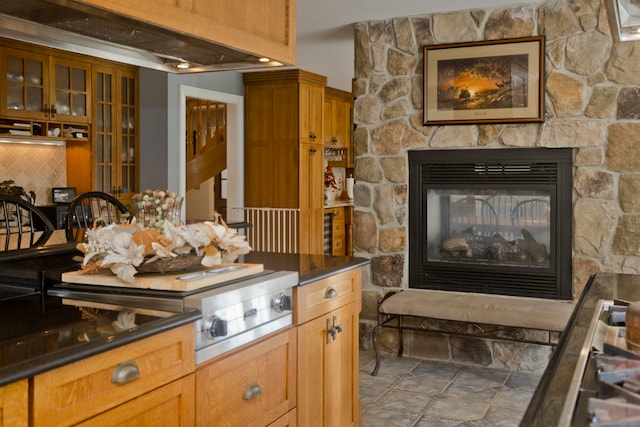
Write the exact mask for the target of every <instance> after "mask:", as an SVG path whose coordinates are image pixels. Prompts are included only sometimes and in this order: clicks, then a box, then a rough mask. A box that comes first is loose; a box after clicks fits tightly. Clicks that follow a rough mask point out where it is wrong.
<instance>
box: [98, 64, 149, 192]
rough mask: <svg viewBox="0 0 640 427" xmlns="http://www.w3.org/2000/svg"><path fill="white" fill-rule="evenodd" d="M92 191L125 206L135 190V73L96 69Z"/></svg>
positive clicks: (136, 143)
mask: <svg viewBox="0 0 640 427" xmlns="http://www.w3.org/2000/svg"><path fill="white" fill-rule="evenodd" d="M94 85H95V89H94V94H95V120H94V126H93V141H94V143H93V153H92V159H93V160H92V162H93V166H94V167H93V170H94V171H95V173H94V176H93V178H92V181H93V188H95V189H97V190H99V191H104V192H107V193H111V194H113V195H115V196H116V197H118V198H119V199H121V200H122V201H123V202H125V204H129V203H130V202H131V197H132V196H133V194H134V193H135V192H136V191H137V188H138V166H137V165H138V163H137V153H138V126H137V123H138V110H137V108H136V102H137V96H138V81H137V72H136V71H135V70H126V69H117V68H112V67H100V66H96V67H95V76H94Z"/></svg>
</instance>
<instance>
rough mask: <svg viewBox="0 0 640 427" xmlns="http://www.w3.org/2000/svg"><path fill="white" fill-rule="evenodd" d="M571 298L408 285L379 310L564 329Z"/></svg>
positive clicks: (569, 311)
mask: <svg viewBox="0 0 640 427" xmlns="http://www.w3.org/2000/svg"><path fill="white" fill-rule="evenodd" d="M573 307H574V304H573V303H572V302H570V301H557V300H547V299H541V298H524V297H511V296H503V295H490V294H476V293H468V292H450V291H436V290H427V289H424V290H423V289H407V290H404V291H402V292H399V293H397V294H395V295H393V296H392V297H391V298H388V299H387V300H386V301H384V302H383V303H382V304H381V306H380V312H381V313H386V314H402V315H407V316H417V317H429V318H433V319H442V320H456V321H461V322H472V323H481V324H489V325H501V326H512V327H518V328H530V329H539V330H544V331H563V330H564V328H565V327H566V325H567V322H568V320H569V317H570V316H571V313H572V311H573Z"/></svg>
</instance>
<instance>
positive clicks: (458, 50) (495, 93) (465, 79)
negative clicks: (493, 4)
mask: <svg viewBox="0 0 640 427" xmlns="http://www.w3.org/2000/svg"><path fill="white" fill-rule="evenodd" d="M544 46H545V39H544V36H535V37H523V38H516V39H505V40H491V41H481V42H467V43H455V44H446V45H432V46H424V48H423V54H424V59H423V60H424V81H423V84H424V86H423V87H424V93H423V101H424V104H423V105H424V116H423V124H424V125H446V124H490V123H541V122H543V121H544V99H543V97H544Z"/></svg>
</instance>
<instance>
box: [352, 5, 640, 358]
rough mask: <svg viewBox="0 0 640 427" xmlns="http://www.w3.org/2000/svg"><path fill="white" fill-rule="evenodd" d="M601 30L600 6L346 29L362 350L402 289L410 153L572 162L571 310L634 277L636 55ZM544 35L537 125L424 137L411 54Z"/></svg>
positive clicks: (475, 13) (638, 206) (637, 256)
mask: <svg viewBox="0 0 640 427" xmlns="http://www.w3.org/2000/svg"><path fill="white" fill-rule="evenodd" d="M607 18H608V17H607V12H606V8H605V4H604V2H602V1H601V0H594V1H584V0H577V1H564V0H560V1H545V2H536V3H531V4H524V5H517V6H512V7H494V8H483V9H474V10H464V11H456V12H450V13H439V14H432V15H431V14H430V15H421V16H410V17H390V18H389V19H384V20H373V21H367V22H360V23H357V24H356V25H355V41H354V45H355V58H354V59H355V61H354V65H355V80H354V84H353V91H354V96H355V103H354V122H355V125H356V128H355V131H354V143H355V148H356V150H355V156H356V167H355V174H354V176H355V178H356V185H355V189H354V194H355V199H354V204H355V211H354V250H355V253H356V255H358V256H363V257H367V258H370V259H371V267H370V271H369V275H368V277H366V278H365V283H364V288H363V310H362V314H361V324H360V325H361V328H360V329H361V334H362V341H361V342H362V345H363V348H367V346H369V345H370V331H371V326H372V325H373V324H375V320H376V314H375V313H376V302H377V301H378V300H379V298H380V296H381V295H383V294H384V293H385V292H386V291H388V290H391V289H402V288H408V287H409V256H410V253H409V239H410V235H409V221H410V216H409V213H408V212H409V206H408V205H409V201H408V192H409V179H410V174H409V170H408V162H407V152H408V151H409V150H427V151H428V150H444V149H461V148H464V149H492V150H494V149H495V150H505V149H513V148H546V149H551V150H553V149H565V148H569V149H572V150H573V153H574V157H573V189H572V190H573V191H572V193H573V195H572V199H573V201H572V214H571V220H572V221H573V224H572V236H571V239H570V240H571V244H572V247H573V252H572V264H573V265H572V269H573V280H572V282H573V283H572V295H573V298H574V299H575V298H576V297H577V296H578V295H580V294H581V292H582V290H583V288H584V286H585V284H586V283H587V280H588V278H589V276H590V275H591V274H593V273H597V272H613V273H618V272H619V273H634V274H638V273H640V103H638V102H637V99H638V94H639V93H640V73H639V72H638V64H640V49H638V42H626V43H617V42H614V41H613V39H612V37H611V33H610V30H609V24H608V19H607ZM542 34H544V36H545V38H546V43H545V62H546V66H545V76H544V82H545V87H544V92H545V93H544V107H545V122H544V123H540V124H522V123H512V124H485V125H460V126H423V123H422V95H423V92H422V79H423V74H422V71H423V70H422V48H423V46H425V45H434V44H446V43H458V42H465V41H478V40H497V39H508V38H514V37H526V36H531V35H542ZM392 347H393V346H392ZM405 349H406V351H407V353H406V354H407V355H415V356H419V357H420V356H424V357H430V358H437V359H448V360H451V359H453V360H456V361H460V362H471V363H481V364H484V365H493V366H508V367H510V368H523V367H524V368H526V369H533V370H535V369H541V368H543V367H544V366H545V365H546V360H547V357H546V356H547V355H548V354H547V353H546V352H544V351H540V352H538V350H539V349H533V350H532V349H530V348H526V347H525V346H523V347H514V346H513V345H509V344H501V343H499V342H497V341H496V342H494V343H491V342H483V343H482V344H478V345H476V346H470V345H469V343H468V342H462V341H461V340H453V339H452V340H451V341H449V340H446V339H444V338H442V337H438V336H435V337H431V339H430V340H428V341H425V340H417V339H416V340H414V339H413V338H412V337H407V342H406V346H405ZM470 349H471V350H470ZM518 365H519V366H518Z"/></svg>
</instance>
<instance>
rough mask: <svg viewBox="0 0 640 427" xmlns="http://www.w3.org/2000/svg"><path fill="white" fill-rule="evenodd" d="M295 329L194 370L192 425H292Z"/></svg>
mask: <svg viewBox="0 0 640 427" xmlns="http://www.w3.org/2000/svg"><path fill="white" fill-rule="evenodd" d="M295 355H296V329H295V328H293V327H291V328H288V329H286V330H284V331H283V332H280V333H278V334H277V335H275V336H269V337H267V338H266V339H263V340H261V341H258V342H256V343H252V344H251V345H249V346H245V347H243V348H241V349H239V350H238V351H234V352H230V353H227V354H225V355H224V356H221V358H217V359H214V360H212V361H211V362H209V363H208V364H205V365H204V366H202V365H201V366H200V367H199V368H198V369H197V370H196V425H197V426H198V427H205V426H229V427H231V426H233V427H236V426H237V427H240V426H255V427H264V426H268V425H270V424H271V423H273V424H272V425H274V426H287V425H290V426H292V425H295V424H291V423H290V421H287V418H282V419H281V417H283V416H284V415H286V414H287V413H289V412H290V411H292V410H293V409H294V408H295V406H296V382H295V381H296V357H295Z"/></svg>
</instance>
